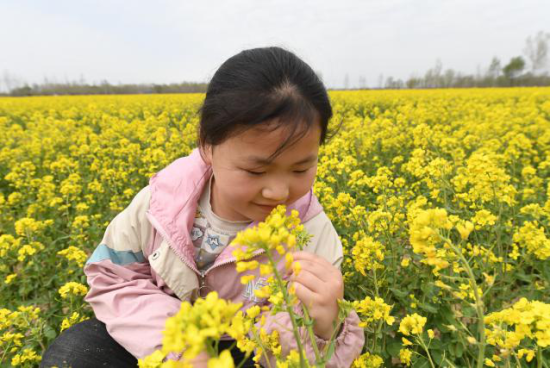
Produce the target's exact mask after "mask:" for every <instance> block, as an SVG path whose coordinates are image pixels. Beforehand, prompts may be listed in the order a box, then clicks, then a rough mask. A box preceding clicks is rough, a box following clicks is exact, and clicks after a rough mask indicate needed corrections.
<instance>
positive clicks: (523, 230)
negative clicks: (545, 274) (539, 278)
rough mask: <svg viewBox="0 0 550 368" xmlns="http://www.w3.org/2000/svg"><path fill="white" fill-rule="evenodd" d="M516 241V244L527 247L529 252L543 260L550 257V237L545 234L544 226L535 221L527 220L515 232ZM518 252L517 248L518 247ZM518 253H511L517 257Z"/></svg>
mask: <svg viewBox="0 0 550 368" xmlns="http://www.w3.org/2000/svg"><path fill="white" fill-rule="evenodd" d="M514 243H515V245H516V244H517V245H516V246H519V247H522V248H525V249H526V250H527V252H528V253H530V254H533V255H534V256H535V257H537V258H538V259H541V260H546V259H548V258H549V257H550V239H548V237H547V236H546V234H545V231H544V227H542V226H540V227H539V224H538V223H537V222H536V221H534V222H530V221H527V222H526V223H525V224H523V226H522V227H520V228H519V231H518V232H517V233H515V234H514ZM516 252H517V249H516ZM517 256H518V254H517V253H516V254H515V255H511V257H513V258H517Z"/></svg>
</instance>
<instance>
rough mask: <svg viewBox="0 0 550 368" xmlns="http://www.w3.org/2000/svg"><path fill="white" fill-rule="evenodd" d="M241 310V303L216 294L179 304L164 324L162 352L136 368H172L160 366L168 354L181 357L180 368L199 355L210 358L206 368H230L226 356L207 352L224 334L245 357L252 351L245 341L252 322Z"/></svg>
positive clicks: (171, 365)
mask: <svg viewBox="0 0 550 368" xmlns="http://www.w3.org/2000/svg"><path fill="white" fill-rule="evenodd" d="M241 306H242V304H241V303H239V304H234V303H230V302H227V301H225V300H223V299H220V298H218V294H217V293H216V292H211V293H209V294H208V295H207V296H206V298H204V299H203V298H199V299H197V300H196V301H195V303H194V304H193V305H191V303H189V302H187V301H185V302H183V303H182V304H181V308H180V310H179V312H178V313H177V314H176V315H174V316H172V317H170V318H168V319H167V320H166V327H165V330H164V331H163V336H164V337H163V340H162V349H161V350H157V351H156V352H155V353H153V354H151V355H150V356H149V357H146V358H144V359H140V360H139V365H140V367H148V368H149V367H158V366H160V367H164V368H166V367H173V366H174V362H173V361H168V362H165V363H162V360H163V359H164V357H165V356H166V355H168V354H169V353H182V354H183V359H184V361H183V362H182V365H181V367H184V366H187V365H186V364H189V362H190V361H191V360H192V359H193V358H195V357H196V356H197V355H198V354H199V353H201V352H203V351H205V352H208V353H209V355H211V359H209V361H208V366H209V367H210V366H219V367H233V359H232V358H231V355H230V354H229V355H228V354H227V353H223V352H222V354H220V355H219V357H218V356H217V354H216V353H215V352H212V351H211V350H210V349H212V347H213V346H214V343H215V342H217V341H218V340H219V339H220V338H221V337H222V336H223V335H225V334H228V335H229V336H231V337H232V338H234V339H235V340H236V341H237V342H238V347H239V348H240V349H242V350H245V351H247V352H248V353H250V352H251V351H252V350H253V349H254V348H255V345H254V344H251V343H250V340H248V338H247V337H246V334H247V332H248V331H250V330H251V328H252V325H253V319H252V318H249V317H246V316H244V315H243V312H242V311H240V310H239V309H240V308H241ZM251 313H253V312H251ZM185 362H187V363H185ZM161 363H162V364H161ZM176 366H178V365H176Z"/></svg>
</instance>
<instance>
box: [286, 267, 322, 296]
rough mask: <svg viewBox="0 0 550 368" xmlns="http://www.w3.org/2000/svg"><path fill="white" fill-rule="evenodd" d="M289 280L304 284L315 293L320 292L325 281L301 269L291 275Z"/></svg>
mask: <svg viewBox="0 0 550 368" xmlns="http://www.w3.org/2000/svg"><path fill="white" fill-rule="evenodd" d="M290 280H291V281H295V282H298V283H300V284H302V285H304V286H305V287H307V288H308V289H309V290H311V291H313V292H314V293H317V294H321V293H322V292H323V289H324V288H325V282H324V281H323V280H321V279H320V278H319V277H317V275H315V274H314V273H312V272H309V271H308V270H302V271H301V272H300V273H299V274H298V275H293V276H292V277H291V278H290Z"/></svg>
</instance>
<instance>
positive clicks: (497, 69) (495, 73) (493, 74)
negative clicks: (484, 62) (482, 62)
mask: <svg viewBox="0 0 550 368" xmlns="http://www.w3.org/2000/svg"><path fill="white" fill-rule="evenodd" d="M500 73H502V66H501V65H500V60H499V59H498V58H497V57H496V56H495V57H493V60H491V64H490V65H489V69H488V70H487V76H488V77H489V78H498V77H500Z"/></svg>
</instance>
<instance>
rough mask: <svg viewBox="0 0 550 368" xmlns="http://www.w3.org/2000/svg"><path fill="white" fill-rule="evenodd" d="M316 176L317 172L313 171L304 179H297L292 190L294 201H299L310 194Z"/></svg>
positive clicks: (303, 177) (304, 176)
mask: <svg viewBox="0 0 550 368" xmlns="http://www.w3.org/2000/svg"><path fill="white" fill-rule="evenodd" d="M315 175H316V171H312V172H311V173H309V172H308V173H307V174H305V175H303V176H302V177H298V178H296V179H295V181H294V185H293V190H292V197H293V200H297V199H299V198H300V197H303V196H304V195H306V194H307V192H309V190H310V189H311V187H312V186H313V182H314V181H315Z"/></svg>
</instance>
